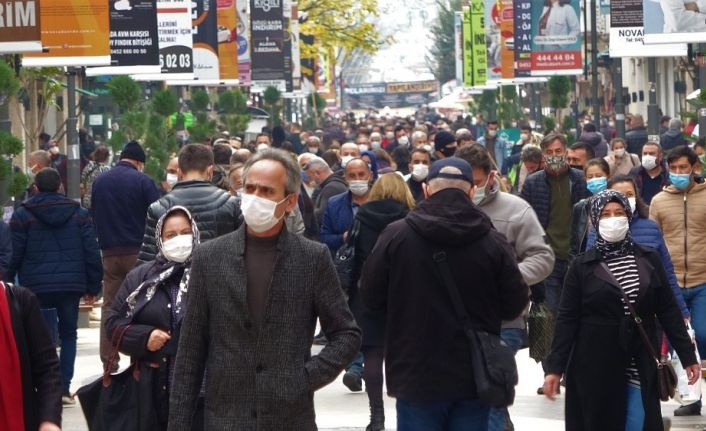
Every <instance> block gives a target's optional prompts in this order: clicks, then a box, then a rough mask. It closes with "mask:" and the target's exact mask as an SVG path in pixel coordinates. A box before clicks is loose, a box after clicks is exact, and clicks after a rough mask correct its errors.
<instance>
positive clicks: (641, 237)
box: [586, 215, 689, 317]
mask: <svg viewBox="0 0 706 431" xmlns="http://www.w3.org/2000/svg"><path fill="white" fill-rule="evenodd" d="M630 235H631V236H632V240H633V241H634V242H635V243H637V244H640V245H642V246H645V247H650V248H653V249H655V250H657V253H659V256H660V257H661V258H662V266H664V272H666V273H667V278H668V279H669V286H670V287H671V288H672V292H674V299H675V300H676V301H677V305H678V306H679V310H680V311H681V314H682V316H684V317H689V309H688V308H687V307H686V303H685V302H684V295H682V293H681V289H680V288H679V283H677V277H676V275H674V264H672V258H671V256H669V250H667V245H666V244H665V243H664V237H663V236H662V231H661V230H659V226H657V223H655V222H653V221H652V220H650V219H646V218H642V217H640V216H639V215H636V216H635V217H633V219H632V221H631V222H630ZM595 242H596V230H595V229H594V228H593V227H591V229H590V231H589V233H588V240H587V241H586V250H589V249H591V248H593V244H595Z"/></svg>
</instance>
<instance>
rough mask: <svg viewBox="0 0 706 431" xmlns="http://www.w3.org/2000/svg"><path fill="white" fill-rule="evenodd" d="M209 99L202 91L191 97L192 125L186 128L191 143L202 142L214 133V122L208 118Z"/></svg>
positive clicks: (215, 126) (215, 128) (194, 93)
mask: <svg viewBox="0 0 706 431" xmlns="http://www.w3.org/2000/svg"><path fill="white" fill-rule="evenodd" d="M210 103H211V98H210V96H209V95H208V93H207V92H205V91H203V90H197V91H194V92H193V94H192V95H191V104H192V112H193V114H194V123H193V124H192V125H191V127H189V128H188V130H189V136H190V140H191V142H203V141H204V140H206V139H208V138H210V137H211V136H213V134H214V133H216V131H217V130H218V129H217V124H216V121H215V120H213V119H212V118H211V117H210V115H209V114H210V112H209V109H208V107H209V104H210Z"/></svg>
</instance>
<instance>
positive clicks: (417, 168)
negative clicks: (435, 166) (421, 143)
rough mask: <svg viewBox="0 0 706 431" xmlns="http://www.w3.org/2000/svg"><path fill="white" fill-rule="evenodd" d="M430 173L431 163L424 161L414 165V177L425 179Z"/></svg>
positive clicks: (419, 179)
mask: <svg viewBox="0 0 706 431" xmlns="http://www.w3.org/2000/svg"><path fill="white" fill-rule="evenodd" d="M428 175H429V165H425V164H422V163H419V164H416V165H413V166H412V178H414V179H415V180H416V181H423V180H424V179H426V177H427V176H428Z"/></svg>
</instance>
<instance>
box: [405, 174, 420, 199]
mask: <svg viewBox="0 0 706 431" xmlns="http://www.w3.org/2000/svg"><path fill="white" fill-rule="evenodd" d="M423 182H424V181H416V180H415V179H414V178H412V176H411V175H410V177H409V179H408V180H407V186H408V187H409V191H410V192H412V196H413V197H414V201H415V202H416V203H419V202H421V201H423V200H424V189H422V183H423Z"/></svg>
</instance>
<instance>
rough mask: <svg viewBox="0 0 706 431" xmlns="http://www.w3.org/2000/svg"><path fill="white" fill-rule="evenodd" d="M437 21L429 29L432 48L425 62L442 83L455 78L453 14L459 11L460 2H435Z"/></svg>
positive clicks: (447, 0)
mask: <svg viewBox="0 0 706 431" xmlns="http://www.w3.org/2000/svg"><path fill="white" fill-rule="evenodd" d="M436 8H437V11H438V12H437V13H438V16H437V20H436V22H435V23H434V25H432V27H431V28H430V29H429V30H430V33H431V38H432V41H433V43H432V46H431V48H430V49H429V53H428V54H427V55H426V62H427V65H428V66H429V68H430V69H431V71H432V73H433V74H434V77H435V78H436V80H437V81H439V82H441V83H444V82H448V81H450V80H452V79H455V78H456V43H455V41H454V19H455V18H454V12H456V11H460V10H461V1H460V0H437V2H436Z"/></svg>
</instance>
